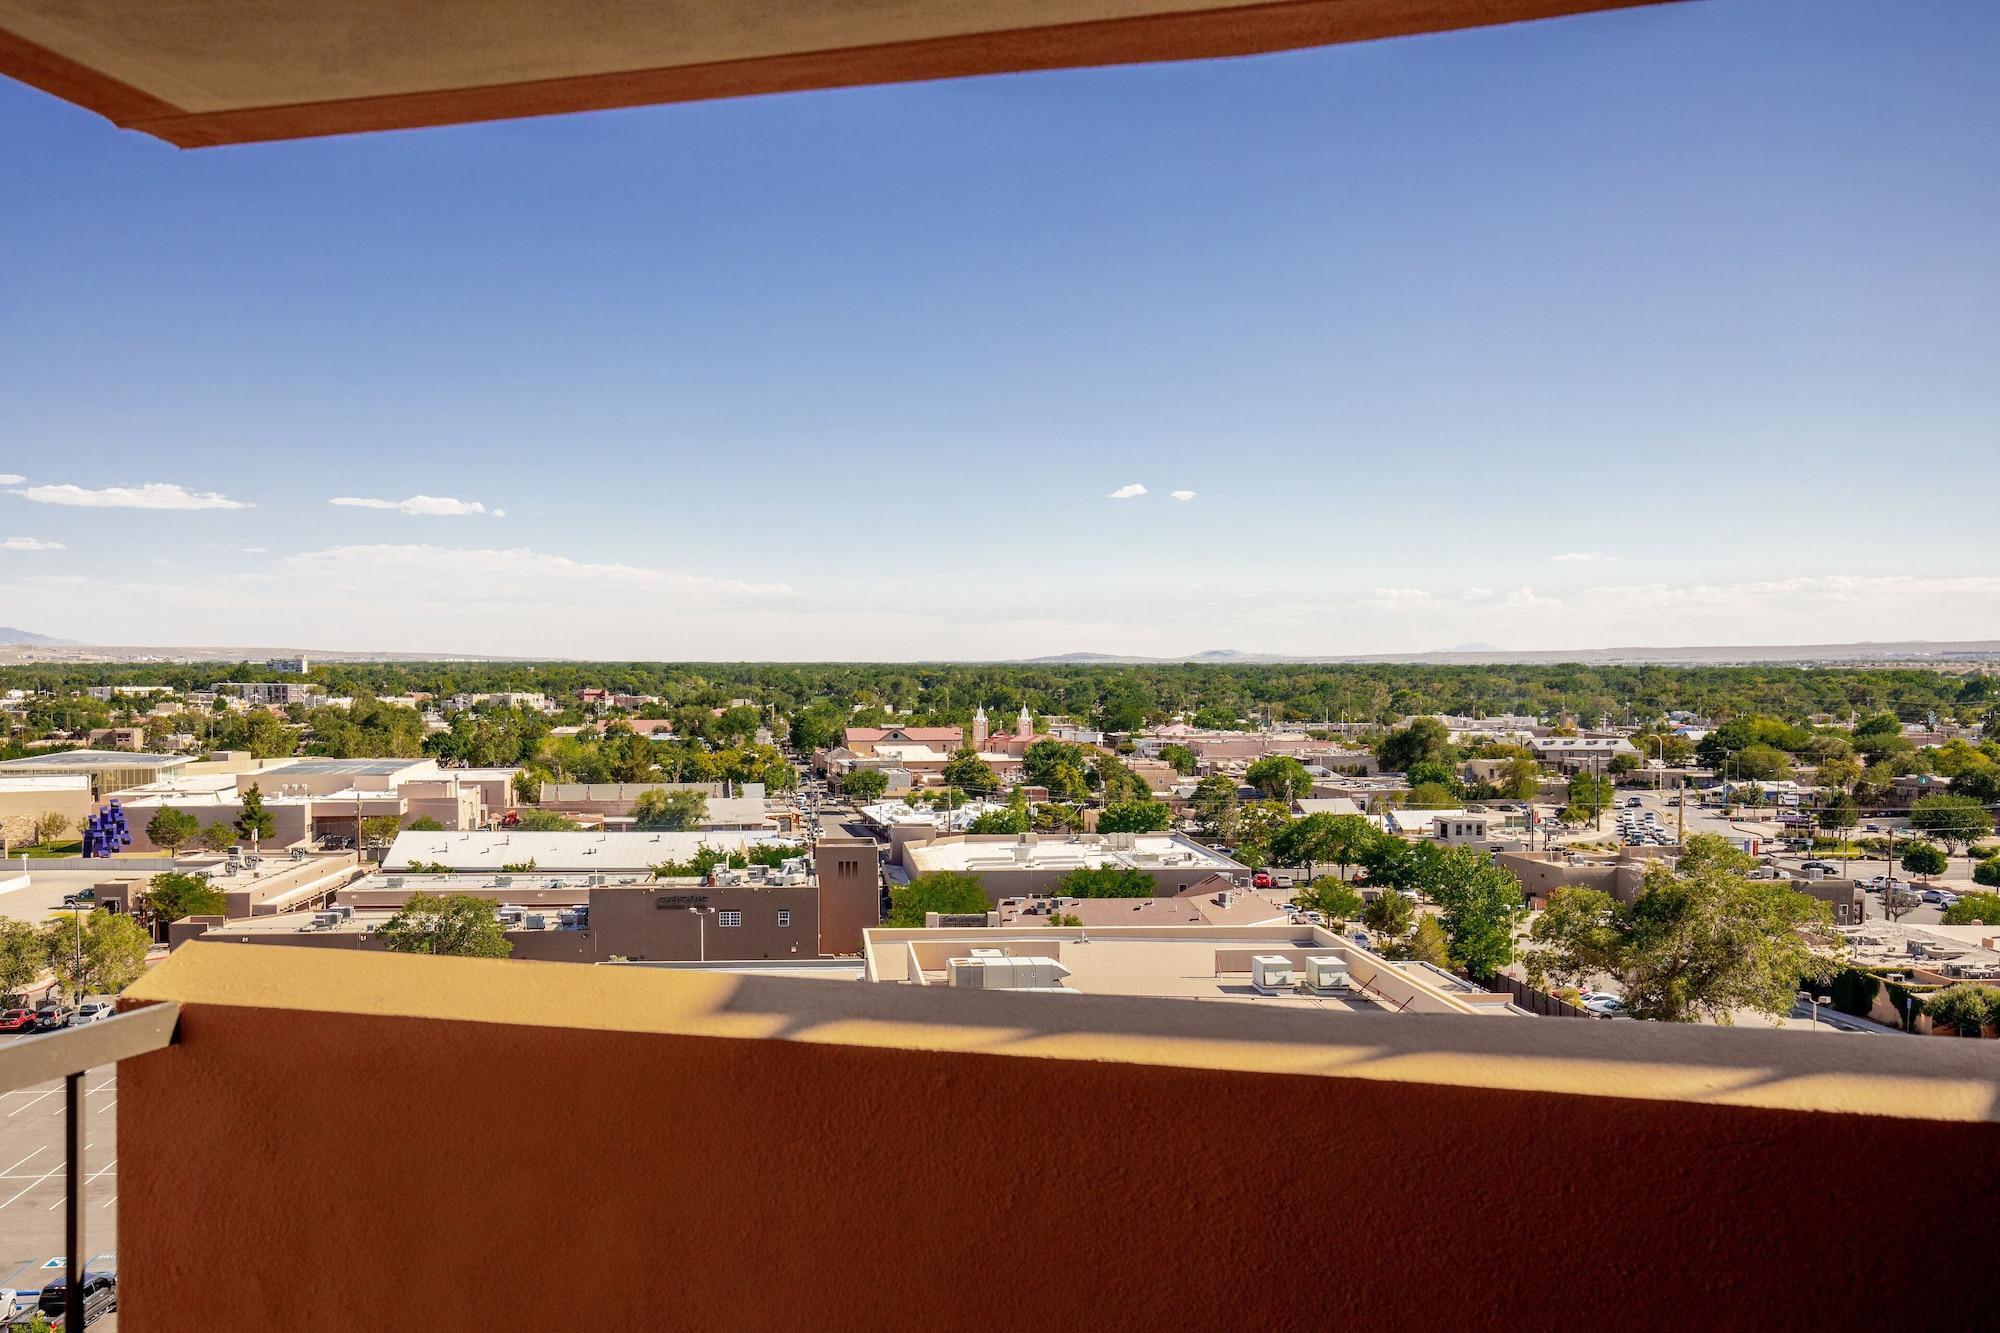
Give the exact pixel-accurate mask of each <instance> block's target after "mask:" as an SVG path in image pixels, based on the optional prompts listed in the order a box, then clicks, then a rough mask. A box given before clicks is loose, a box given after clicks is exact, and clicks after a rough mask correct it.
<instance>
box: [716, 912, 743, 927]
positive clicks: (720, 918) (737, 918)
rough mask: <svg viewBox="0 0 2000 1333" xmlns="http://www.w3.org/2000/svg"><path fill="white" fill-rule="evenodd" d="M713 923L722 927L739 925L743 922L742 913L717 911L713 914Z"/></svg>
mask: <svg viewBox="0 0 2000 1333" xmlns="http://www.w3.org/2000/svg"><path fill="white" fill-rule="evenodd" d="M715 924H716V925H718V926H723V927H728V926H740V925H742V924H743V913H741V912H717V913H716V914H715Z"/></svg>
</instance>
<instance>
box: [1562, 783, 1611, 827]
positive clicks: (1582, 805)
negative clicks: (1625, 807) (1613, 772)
mask: <svg viewBox="0 0 2000 1333" xmlns="http://www.w3.org/2000/svg"><path fill="white" fill-rule="evenodd" d="M1617 798H1618V793H1617V789H1616V788H1615V787H1614V786H1613V784H1612V782H1611V779H1610V778H1601V777H1598V776H1597V775H1596V774H1595V773H1578V774H1577V775H1576V776H1575V777H1573V778H1571V779H1570V780H1569V808H1568V809H1566V810H1564V811H1563V818H1564V819H1566V820H1568V821H1569V822H1570V823H1572V824H1588V823H1590V822H1591V821H1592V820H1594V819H1596V818H1597V816H1598V815H1599V814H1600V813H1602V812H1603V811H1604V809H1605V808H1606V807H1607V806H1609V805H1610V804H1611V803H1612V802H1613V801H1615V800H1616V799H1617Z"/></svg>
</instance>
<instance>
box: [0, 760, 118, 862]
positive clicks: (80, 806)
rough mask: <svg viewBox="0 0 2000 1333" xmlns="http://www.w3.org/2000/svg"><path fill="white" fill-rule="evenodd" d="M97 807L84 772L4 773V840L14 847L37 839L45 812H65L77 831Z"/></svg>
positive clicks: (0, 791) (0, 792)
mask: <svg viewBox="0 0 2000 1333" xmlns="http://www.w3.org/2000/svg"><path fill="white" fill-rule="evenodd" d="M96 808H97V807H96V806H95V805H94V804H93V803H92V801H91V796H90V779H89V778H88V777H86V776H85V775H83V774H81V773H11V774H0V842H5V843H6V844H7V845H8V846H10V847H16V846H19V845H21V844H22V843H25V842H27V841H28V840H29V839H31V838H33V837H34V830H35V821H37V820H39V819H40V818H41V817H42V816H43V815H61V816H62V817H63V818H65V819H67V820H68V821H69V831H70V832H71V833H74V832H75V831H76V830H78V829H80V828H82V827H83V824H84V821H85V820H87V819H89V818H90V816H91V814H92V812H94V811H95V810H96Z"/></svg>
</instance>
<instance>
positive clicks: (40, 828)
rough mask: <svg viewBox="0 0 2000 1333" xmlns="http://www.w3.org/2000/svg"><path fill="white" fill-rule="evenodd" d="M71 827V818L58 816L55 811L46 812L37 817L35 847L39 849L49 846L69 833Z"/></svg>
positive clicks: (62, 815)
mask: <svg viewBox="0 0 2000 1333" xmlns="http://www.w3.org/2000/svg"><path fill="white" fill-rule="evenodd" d="M69 825H70V819H69V816H68V815H65V814H58V813H57V812H56V811H54V810H48V811H44V812H43V813H42V814H39V815H36V816H35V845H36V846H37V847H46V846H48V845H49V844H50V843H52V842H54V841H55V840H56V839H57V838H60V837H61V836H62V835H63V834H65V833H67V832H69Z"/></svg>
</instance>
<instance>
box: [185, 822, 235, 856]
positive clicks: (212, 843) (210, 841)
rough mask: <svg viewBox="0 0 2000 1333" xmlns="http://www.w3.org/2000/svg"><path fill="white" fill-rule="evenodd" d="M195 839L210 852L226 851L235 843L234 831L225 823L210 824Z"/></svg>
mask: <svg viewBox="0 0 2000 1333" xmlns="http://www.w3.org/2000/svg"><path fill="white" fill-rule="evenodd" d="M195 841H196V842H198V843H200V844H201V845H202V847H203V848H205V849H206V850H208V851H211V852H220V851H226V850H227V849H228V848H231V847H234V846H235V845H236V831H235V830H234V829H232V828H230V827H229V825H227V824H220V823H218V824H210V825H208V826H207V827H206V828H204V829H202V831H201V834H200V836H199V837H197V838H196V839H195Z"/></svg>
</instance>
